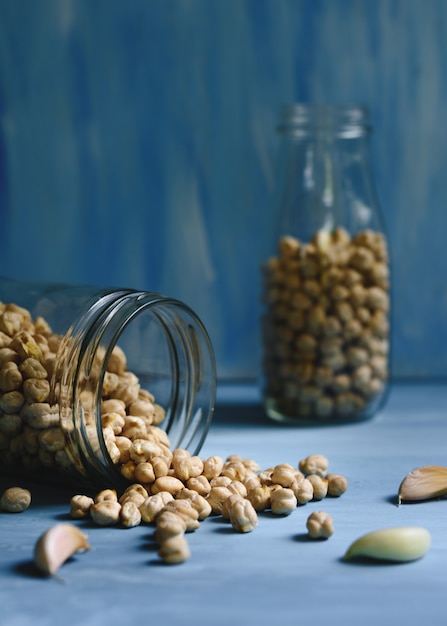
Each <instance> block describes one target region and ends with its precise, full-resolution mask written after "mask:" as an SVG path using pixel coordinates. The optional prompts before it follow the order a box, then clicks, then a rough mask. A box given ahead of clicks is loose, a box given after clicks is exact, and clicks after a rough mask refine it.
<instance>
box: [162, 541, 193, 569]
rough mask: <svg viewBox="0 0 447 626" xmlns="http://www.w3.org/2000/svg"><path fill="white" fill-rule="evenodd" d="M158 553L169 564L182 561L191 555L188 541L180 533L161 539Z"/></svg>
mask: <svg viewBox="0 0 447 626" xmlns="http://www.w3.org/2000/svg"><path fill="white" fill-rule="evenodd" d="M158 554H159V556H160V557H161V558H162V559H163V561H164V562H165V563H168V564H170V565H175V564H178V563H183V562H184V561H186V560H187V559H189V557H190V556H191V552H190V549H189V545H188V542H187V541H186V539H185V538H184V537H183V536H182V535H175V536H173V537H170V538H169V539H166V540H165V541H163V542H162V544H161V546H160V549H159V551H158Z"/></svg>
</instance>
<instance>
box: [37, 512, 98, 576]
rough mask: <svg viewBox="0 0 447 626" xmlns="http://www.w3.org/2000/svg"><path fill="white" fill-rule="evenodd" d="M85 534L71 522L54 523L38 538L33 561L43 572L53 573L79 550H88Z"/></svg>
mask: <svg viewBox="0 0 447 626" xmlns="http://www.w3.org/2000/svg"><path fill="white" fill-rule="evenodd" d="M89 548H90V545H89V543H88V539H87V535H85V534H84V533H83V532H81V531H80V530H79V528H77V527H76V526H73V525H72V524H56V525H55V526H52V527H51V528H49V529H48V530H47V531H45V532H44V533H43V535H42V536H41V537H40V538H39V540H38V541H37V543H36V546H35V548H34V563H35V565H36V567H37V568H38V569H39V570H40V571H41V572H43V573H44V574H48V575H54V574H55V573H56V572H57V570H58V569H59V568H60V566H61V565H62V564H63V563H65V561H66V560H67V559H69V558H70V557H71V556H73V554H75V553H76V552H79V551H80V550H89Z"/></svg>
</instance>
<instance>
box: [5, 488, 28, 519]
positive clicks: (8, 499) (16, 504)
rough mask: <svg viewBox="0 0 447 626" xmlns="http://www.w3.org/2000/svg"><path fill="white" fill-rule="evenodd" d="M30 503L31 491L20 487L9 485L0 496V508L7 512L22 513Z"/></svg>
mask: <svg viewBox="0 0 447 626" xmlns="http://www.w3.org/2000/svg"><path fill="white" fill-rule="evenodd" d="M30 504H31V492H30V491H28V489H23V488H22V487H9V489H6V491H4V492H3V494H2V497H1V498H0V510H1V511H6V512H8V513H22V512H23V511H25V510H26V509H27V508H28V507H29V505H30Z"/></svg>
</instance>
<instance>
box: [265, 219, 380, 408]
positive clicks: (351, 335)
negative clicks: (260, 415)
mask: <svg viewBox="0 0 447 626" xmlns="http://www.w3.org/2000/svg"><path fill="white" fill-rule="evenodd" d="M263 276H264V288H263V304H264V315H263V322H262V334H263V347H264V360H263V370H264V379H265V388H264V395H265V397H266V399H267V401H269V402H270V404H273V405H274V406H275V409H276V411H277V412H279V413H282V414H283V415H284V416H290V417H303V418H316V419H326V418H329V419H334V418H335V419H337V418H342V419H343V418H352V417H355V416H358V415H361V414H362V413H363V412H365V411H366V410H367V409H368V406H369V405H370V404H371V403H372V402H373V401H374V400H375V399H376V398H378V397H380V396H381V394H383V391H384V387H385V384H386V381H387V378H388V353H389V306H390V301H389V300H390V299H389V263H388V251H387V245H386V240H385V238H384V236H383V235H382V234H381V233H380V232H375V231H372V230H364V231H361V232H359V233H357V234H356V235H355V236H353V237H351V236H350V235H349V234H348V232H347V231H346V230H344V229H342V228H337V229H335V230H334V231H333V232H325V231H318V232H316V233H315V235H314V236H313V238H312V240H311V241H310V242H309V243H302V242H301V241H299V240H298V239H296V238H295V237H292V236H284V237H282V238H281V239H280V241H279V244H278V256H275V257H273V258H271V259H269V260H268V261H267V262H266V263H265V264H264V266H263Z"/></svg>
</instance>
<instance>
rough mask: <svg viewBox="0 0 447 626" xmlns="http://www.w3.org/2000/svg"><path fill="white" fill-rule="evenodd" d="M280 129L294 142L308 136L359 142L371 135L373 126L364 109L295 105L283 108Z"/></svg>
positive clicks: (323, 105) (330, 105)
mask: <svg viewBox="0 0 447 626" xmlns="http://www.w3.org/2000/svg"><path fill="white" fill-rule="evenodd" d="M277 130H278V132H279V133H280V134H281V135H284V136H287V137H291V138H295V139H300V138H305V137H309V136H327V137H334V138H340V139H356V138H361V137H366V136H367V135H368V134H369V132H370V124H369V116H368V111H367V109H366V108H365V107H362V106H355V105H353V106H346V105H333V104H301V103H296V104H290V105H286V106H284V107H283V108H282V110H281V111H280V117H279V124H278V127H277Z"/></svg>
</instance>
